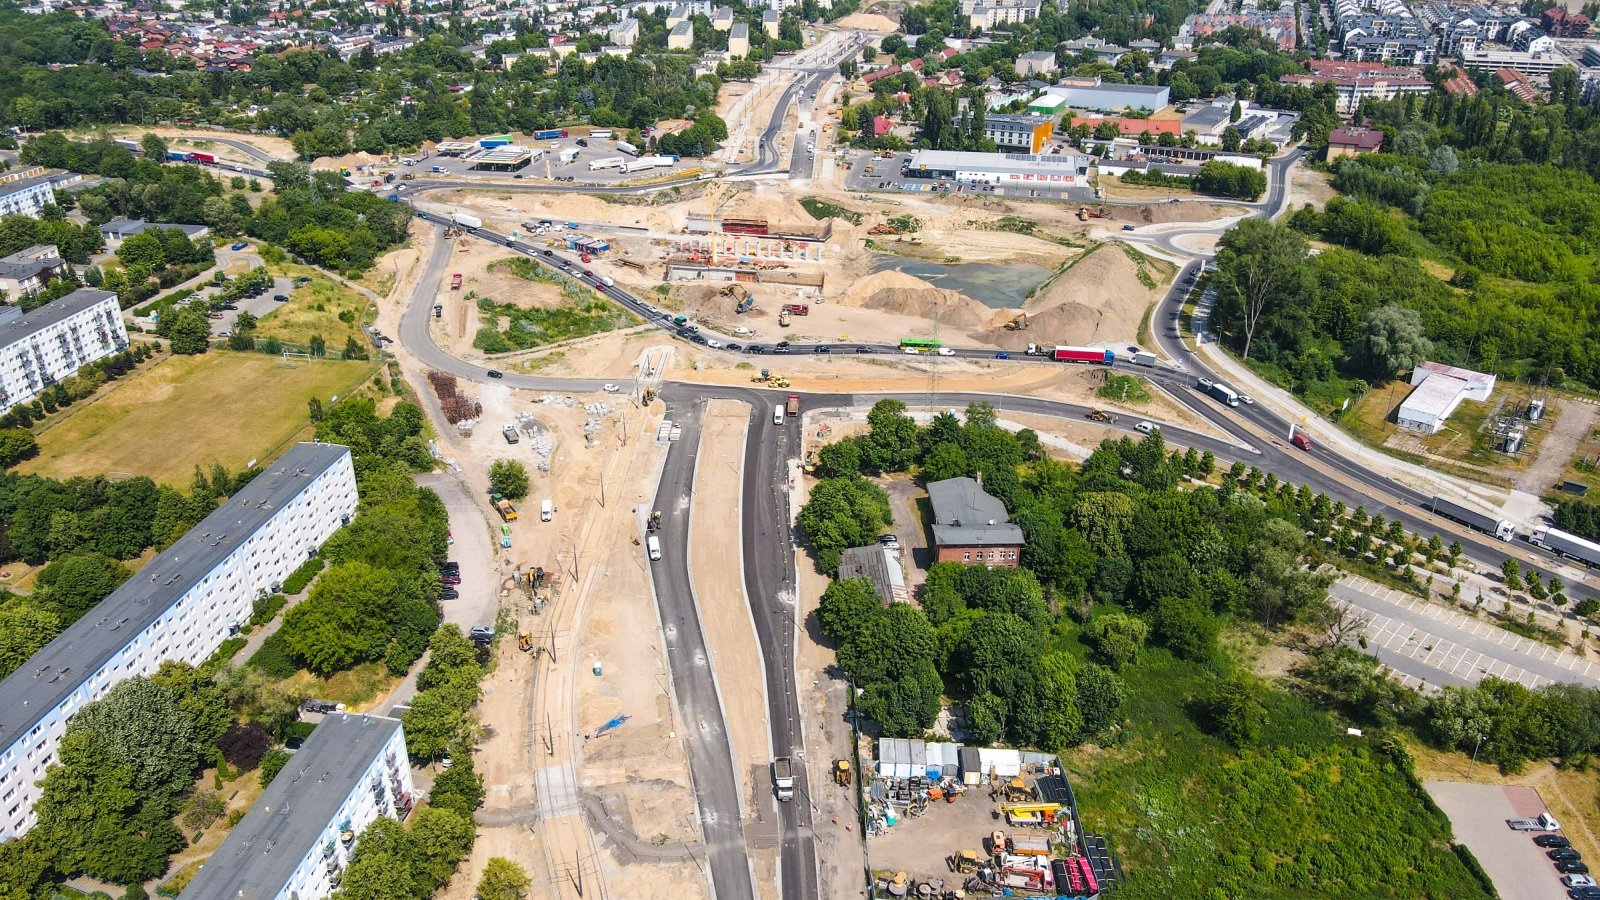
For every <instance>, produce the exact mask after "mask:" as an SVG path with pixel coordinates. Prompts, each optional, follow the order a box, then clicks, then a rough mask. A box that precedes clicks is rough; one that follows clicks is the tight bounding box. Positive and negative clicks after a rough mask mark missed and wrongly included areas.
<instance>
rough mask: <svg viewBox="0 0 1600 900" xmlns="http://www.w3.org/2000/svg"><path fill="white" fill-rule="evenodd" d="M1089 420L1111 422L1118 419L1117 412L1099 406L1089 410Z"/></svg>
mask: <svg viewBox="0 0 1600 900" xmlns="http://www.w3.org/2000/svg"><path fill="white" fill-rule="evenodd" d="M1089 421H1091V422H1105V423H1107V424H1110V423H1112V422H1115V421H1117V417H1116V414H1115V413H1109V412H1106V411H1105V410H1103V409H1101V408H1099V407H1095V408H1094V409H1091V410H1089Z"/></svg>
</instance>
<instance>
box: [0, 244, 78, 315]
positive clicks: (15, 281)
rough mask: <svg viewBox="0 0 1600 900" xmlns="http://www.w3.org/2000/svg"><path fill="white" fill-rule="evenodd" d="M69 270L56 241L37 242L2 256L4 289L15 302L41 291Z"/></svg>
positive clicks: (0, 280) (0, 282)
mask: <svg viewBox="0 0 1600 900" xmlns="http://www.w3.org/2000/svg"><path fill="white" fill-rule="evenodd" d="M68 269H69V267H68V266H67V263H66V260H64V259H62V258H61V251H60V250H58V249H56V245H55V244H34V245H33V246H32V247H28V248H25V249H22V250H18V251H17V252H15V253H13V254H11V255H10V256H0V291H4V292H5V295H6V298H7V299H9V300H12V301H15V300H18V299H20V298H22V297H25V296H27V295H29V294H35V293H38V292H39V291H40V290H41V289H43V288H44V286H45V285H46V284H49V283H50V281H51V280H53V279H55V278H59V277H61V274H62V273H63V272H66V271H68Z"/></svg>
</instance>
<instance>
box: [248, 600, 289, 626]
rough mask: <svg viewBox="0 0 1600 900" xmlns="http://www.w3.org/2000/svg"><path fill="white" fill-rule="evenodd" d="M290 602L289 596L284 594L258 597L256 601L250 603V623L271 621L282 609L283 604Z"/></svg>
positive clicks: (263, 623)
mask: <svg viewBox="0 0 1600 900" xmlns="http://www.w3.org/2000/svg"><path fill="white" fill-rule="evenodd" d="M288 602H289V598H288V597H285V596H284V595H282V594H268V595H267V596H265V597H257V598H256V601H255V603H252V604H251V605H250V624H251V625H265V624H267V623H268V622H271V621H272V620H273V618H274V617H276V616H277V615H278V613H279V612H280V611H282V609H283V605H284V604H285V603H288Z"/></svg>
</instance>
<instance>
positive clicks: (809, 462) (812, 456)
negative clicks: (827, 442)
mask: <svg viewBox="0 0 1600 900" xmlns="http://www.w3.org/2000/svg"><path fill="white" fill-rule="evenodd" d="M800 468H801V469H802V470H803V471H804V472H805V473H806V474H807V475H815V474H816V472H817V451H815V450H807V451H806V458H805V459H804V460H803V461H802V462H801V463H800Z"/></svg>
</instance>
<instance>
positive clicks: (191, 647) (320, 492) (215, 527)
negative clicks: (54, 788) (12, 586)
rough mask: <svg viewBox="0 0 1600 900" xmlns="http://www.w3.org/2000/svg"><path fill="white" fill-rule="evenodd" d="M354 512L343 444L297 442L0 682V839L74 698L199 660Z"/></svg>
mask: <svg viewBox="0 0 1600 900" xmlns="http://www.w3.org/2000/svg"><path fill="white" fill-rule="evenodd" d="M79 293H83V292H79ZM90 293H94V294H102V295H104V297H106V298H110V302H111V303H112V304H113V306H114V305H115V303H116V300H115V295H112V294H109V293H106V292H103V291H93V292H90ZM69 299H71V295H69V296H68V297H66V298H62V300H58V301H56V303H62V302H65V301H66V300H69ZM55 305H56V304H55V303H52V304H49V305H47V306H45V307H43V308H42V309H41V310H36V311H35V313H37V312H40V311H43V309H49V308H50V307H51V306H55ZM7 327H8V328H9V327H10V326H7ZM355 508H356V479H355V470H354V469H353V468H352V467H351V463H350V449H349V448H348V447H341V446H337V445H334V444H297V445H295V446H294V447H293V448H291V449H290V450H289V452H287V453H285V454H284V455H283V456H282V457H281V458H280V459H279V460H278V461H277V462H275V463H273V464H272V465H271V466H270V467H268V469H267V470H266V471H265V472H263V473H261V474H260V475H259V476H257V477H256V478H255V479H254V480H252V481H251V482H250V483H249V484H247V485H245V486H244V487H243V488H242V489H240V490H239V492H238V493H236V494H234V495H233V496H232V497H231V498H229V500H228V502H227V503H225V504H224V505H223V506H222V507H221V508H219V509H217V510H216V511H215V512H213V513H211V515H209V516H206V517H205V518H204V519H202V520H201V522H200V524H198V525H196V526H195V527H194V528H192V529H190V530H189V533H188V534H185V535H184V536H183V537H181V538H179V539H178V541H177V542H176V543H174V544H173V545H172V546H171V547H168V548H167V549H166V550H164V551H162V552H161V553H160V554H158V555H157V556H156V557H155V559H153V560H151V561H150V563H149V564H148V565H146V566H145V567H144V568H143V569H141V570H140V571H139V574H137V575H135V576H134V577H132V578H130V579H128V580H127V581H126V582H124V583H123V584H122V586H121V587H119V588H117V589H116V590H115V591H112V592H111V595H110V596H109V597H107V598H106V599H104V600H102V601H101V602H100V604H99V605H98V606H96V607H95V608H94V609H92V610H90V611H89V612H88V613H87V614H85V615H84V616H83V618H81V619H79V620H78V621H76V622H74V623H72V624H71V625H69V626H67V628H66V630H65V631H63V632H62V633H61V634H60V635H58V636H57V637H56V639H55V640H53V641H51V642H50V643H48V644H46V645H45V646H44V648H43V649H41V650H40V651H39V652H38V653H35V654H34V655H33V656H32V658H30V659H29V660H28V661H27V662H26V663H24V664H23V665H22V667H21V668H19V669H18V670H17V671H15V672H13V673H12V674H11V675H10V676H9V677H7V678H6V679H5V680H4V681H0V840H3V839H10V838H15V837H19V836H21V835H22V834H24V833H26V832H27V831H28V829H30V828H32V827H33V826H34V824H35V823H36V821H37V819H36V817H35V815H34V811H33V805H34V802H35V801H36V800H38V799H39V784H38V782H39V779H40V778H42V777H43V776H44V772H45V769H46V768H48V767H49V766H50V765H51V764H52V763H54V762H55V760H56V749H57V747H58V746H59V745H60V743H61V737H62V735H63V734H64V733H65V731H66V727H67V722H68V721H70V720H71V719H72V717H73V715H75V714H76V713H77V712H78V710H79V709H81V708H82V707H83V705H84V704H86V703H91V702H93V701H95V700H98V699H100V698H101V697H103V696H105V694H106V692H107V691H109V690H110V689H111V688H112V687H113V686H115V685H116V684H117V683H118V682H120V681H122V680H124V679H127V678H133V677H136V676H146V675H150V674H151V673H153V672H155V670H156V668H157V667H159V666H160V665H161V663H163V662H166V661H167V660H176V661H178V662H183V663H188V664H190V665H199V664H200V663H202V662H204V661H205V660H206V659H207V658H208V657H210V656H211V654H212V653H213V652H214V651H215V650H216V649H217V647H218V646H219V645H220V644H221V643H222V642H223V641H224V640H225V639H227V638H228V637H229V636H230V635H232V634H235V633H237V631H238V629H239V626H240V625H243V624H244V623H245V622H247V621H248V620H249V618H250V613H251V604H252V603H254V601H255V600H256V599H257V598H259V597H262V596H265V595H267V594H269V593H271V592H273V591H275V590H277V589H278V587H279V586H280V585H281V584H282V583H283V580H284V579H285V578H287V577H288V576H289V573H290V572H292V571H294V570H295V568H296V567H298V566H299V565H300V564H301V563H303V562H305V560H306V559H307V557H309V556H310V555H311V554H312V553H315V552H316V550H317V548H318V547H320V546H321V545H322V543H323V542H324V541H326V540H327V539H328V537H329V535H331V534H333V533H334V532H335V531H337V530H338V529H339V527H340V526H341V525H343V524H344V523H345V522H347V521H349V519H350V516H351V515H353V514H354V513H355ZM287 774H288V773H287V772H285V773H284V775H285V777H287ZM261 850H262V851H263V852H264V851H265V850H266V848H264V847H263V848H261Z"/></svg>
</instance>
